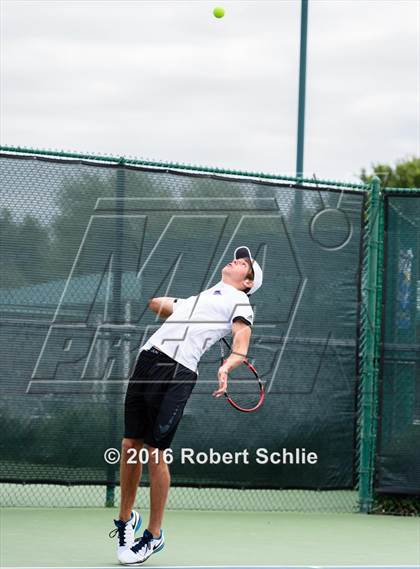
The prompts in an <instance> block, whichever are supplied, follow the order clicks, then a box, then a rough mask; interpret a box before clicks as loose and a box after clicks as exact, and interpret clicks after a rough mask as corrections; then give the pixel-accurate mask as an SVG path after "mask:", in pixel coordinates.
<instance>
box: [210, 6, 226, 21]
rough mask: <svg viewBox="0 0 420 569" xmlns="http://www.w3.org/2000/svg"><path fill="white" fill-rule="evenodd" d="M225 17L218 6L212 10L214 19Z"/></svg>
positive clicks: (222, 10)
mask: <svg viewBox="0 0 420 569" xmlns="http://www.w3.org/2000/svg"><path fill="white" fill-rule="evenodd" d="M224 15H225V11H224V9H223V8H221V7H220V6H218V7H217V8H215V9H214V10H213V16H214V17H215V18H223V16H224Z"/></svg>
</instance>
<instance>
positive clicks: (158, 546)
mask: <svg viewBox="0 0 420 569" xmlns="http://www.w3.org/2000/svg"><path fill="white" fill-rule="evenodd" d="M164 546H165V539H164V535H163V530H160V536H159V537H153V535H152V534H151V533H150V531H149V530H147V529H146V530H144V534H143V537H142V538H141V539H139V540H136V543H135V544H134V545H133V547H130V548H127V549H125V550H124V551H122V552H121V554H120V555H119V556H118V559H119V560H120V563H122V564H123V565H136V564H137V563H144V562H145V561H146V559H149V557H150V556H151V555H153V554H154V553H157V552H158V551H161V550H162V549H163V548H164Z"/></svg>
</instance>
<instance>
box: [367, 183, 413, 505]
mask: <svg viewBox="0 0 420 569" xmlns="http://www.w3.org/2000/svg"><path fill="white" fill-rule="evenodd" d="M385 215H386V216H385V220H386V226H385V230H386V250H385V252H386V264H385V309H384V339H383V341H384V345H383V368H382V377H381V385H380V388H381V389H380V394H381V399H380V404H381V410H380V439H379V447H378V457H377V466H378V471H377V480H376V490H377V491H378V492H386V493H404V494H420V195H419V194H418V193H417V194H413V195H412V196H410V195H407V194H405V195H403V196H401V195H392V194H390V195H389V196H388V197H387V199H386V200H385Z"/></svg>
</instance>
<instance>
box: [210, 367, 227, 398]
mask: <svg viewBox="0 0 420 569" xmlns="http://www.w3.org/2000/svg"><path fill="white" fill-rule="evenodd" d="M217 378H218V380H219V388H218V389H216V390H215V391H213V395H214V397H220V396H221V395H223V394H224V393H225V391H226V389H227V383H228V374H227V370H226V368H225V367H224V366H220V367H219V371H218V372H217Z"/></svg>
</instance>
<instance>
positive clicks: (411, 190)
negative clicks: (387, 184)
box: [383, 188, 420, 194]
mask: <svg viewBox="0 0 420 569" xmlns="http://www.w3.org/2000/svg"><path fill="white" fill-rule="evenodd" d="M383 191H384V193H385V194H394V193H395V194H420V188H383Z"/></svg>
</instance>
